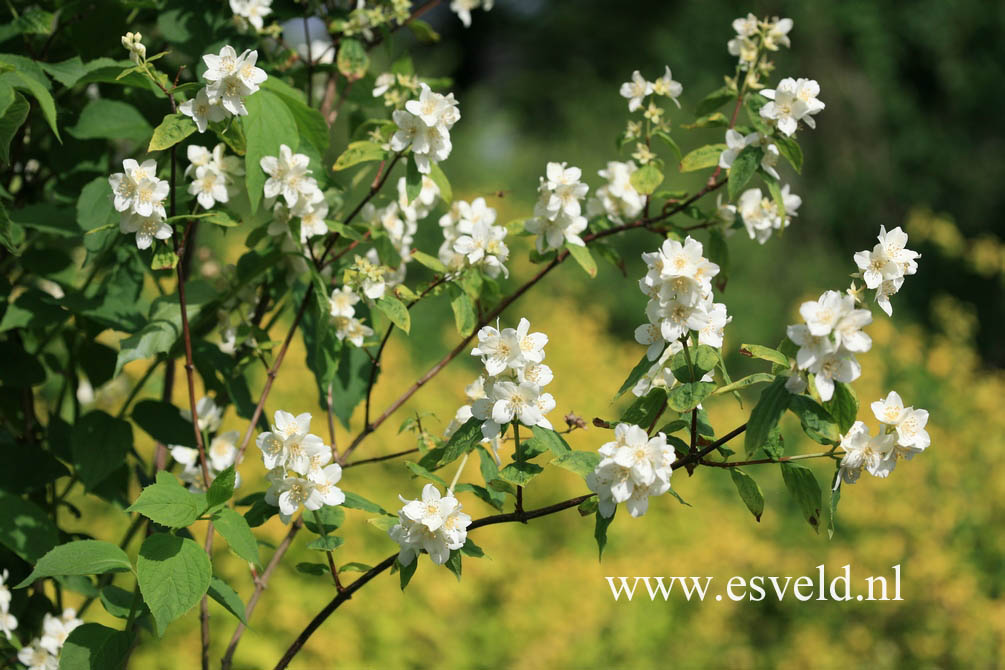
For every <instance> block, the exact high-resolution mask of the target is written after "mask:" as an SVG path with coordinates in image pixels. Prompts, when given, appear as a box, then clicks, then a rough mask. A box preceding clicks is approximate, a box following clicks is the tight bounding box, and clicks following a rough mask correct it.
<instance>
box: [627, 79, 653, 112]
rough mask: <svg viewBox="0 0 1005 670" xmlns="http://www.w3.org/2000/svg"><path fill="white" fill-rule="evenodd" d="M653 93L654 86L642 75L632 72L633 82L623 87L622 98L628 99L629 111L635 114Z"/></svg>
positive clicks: (628, 82)
mask: <svg viewBox="0 0 1005 670" xmlns="http://www.w3.org/2000/svg"><path fill="white" fill-rule="evenodd" d="M652 92H653V85H652V84H650V83H649V82H648V81H646V80H645V78H644V77H643V76H642V74H641V73H640V72H639V71H638V70H635V72H632V80H631V81H626V82H625V83H624V84H622V85H621V90H620V93H621V97H622V98H628V111H629V112H634V111H636V110H638V109H639V108H640V107H642V101H643V99H645V97H646V96H647V95H649V94H650V93H652Z"/></svg>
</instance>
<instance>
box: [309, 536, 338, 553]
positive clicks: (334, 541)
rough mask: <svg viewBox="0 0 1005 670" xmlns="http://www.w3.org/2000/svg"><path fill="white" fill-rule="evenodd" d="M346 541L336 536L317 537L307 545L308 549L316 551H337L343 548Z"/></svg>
mask: <svg viewBox="0 0 1005 670" xmlns="http://www.w3.org/2000/svg"><path fill="white" fill-rule="evenodd" d="M344 541H345V540H343V539H342V538H341V537H336V536H334V535H328V536H325V537H317V538H314V539H313V540H312V541H311V542H309V543H308V544H307V548H308V549H313V550H315V551H335V550H336V549H338V548H339V547H341V546H342V543H343V542H344Z"/></svg>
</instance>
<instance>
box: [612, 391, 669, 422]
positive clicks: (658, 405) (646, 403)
mask: <svg viewBox="0 0 1005 670" xmlns="http://www.w3.org/2000/svg"><path fill="white" fill-rule="evenodd" d="M666 402H667V392H666V391H665V390H664V389H661V388H654V389H651V390H650V391H649V393H647V394H646V395H644V396H642V397H641V398H638V399H636V400H635V402H633V403H632V404H631V405H629V406H628V409H626V410H625V413H624V414H622V415H621V419H620V421H619V423H633V424H635V425H636V426H642V427H643V428H647V427H648V426H649V424H650V423H652V421H653V420H654V419H655V418H656V415H657V414H659V412H660V410H661V409H662V408H663V405H664V403H666Z"/></svg>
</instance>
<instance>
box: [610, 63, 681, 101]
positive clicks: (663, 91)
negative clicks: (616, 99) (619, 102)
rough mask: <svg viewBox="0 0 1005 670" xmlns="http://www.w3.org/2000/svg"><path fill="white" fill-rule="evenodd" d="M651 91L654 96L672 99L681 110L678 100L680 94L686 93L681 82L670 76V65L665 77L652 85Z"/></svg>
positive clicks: (667, 67)
mask: <svg viewBox="0 0 1005 670" xmlns="http://www.w3.org/2000/svg"><path fill="white" fill-rule="evenodd" d="M650 89H651V91H652V94H653V95H662V96H665V97H667V98H670V99H671V100H673V102H674V104H675V105H677V107H678V108H680V101H679V100H678V99H677V98H679V97H680V94H681V93H683V92H684V87H683V86H682V85H681V83H680V82H679V81H674V80H673V76H672V75H671V74H670V66H669V65H667V66H666V71H665V72H664V73H663V76H662V77H660V78H659V79H656V80H655V81H653V82H652V83H651V84H650ZM622 95H624V94H622Z"/></svg>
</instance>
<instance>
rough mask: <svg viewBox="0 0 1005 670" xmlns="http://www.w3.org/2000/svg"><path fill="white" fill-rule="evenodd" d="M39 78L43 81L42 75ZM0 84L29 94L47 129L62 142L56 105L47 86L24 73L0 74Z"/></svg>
mask: <svg viewBox="0 0 1005 670" xmlns="http://www.w3.org/2000/svg"><path fill="white" fill-rule="evenodd" d="M40 76H41V77H42V78H43V80H44V79H45V75H44V74H43V75H40ZM0 84H7V85H9V86H13V87H14V88H19V89H21V90H23V91H27V92H28V93H30V94H31V95H32V97H34V98H35V100H37V101H38V106H39V107H40V108H41V110H42V115H43V116H44V117H45V120H46V121H47V122H48V123H49V127H50V128H52V132H53V133H54V134H55V135H56V139H57V140H59V141H60V142H62V141H63V140H62V138H60V136H59V129H58V128H56V103H55V102H54V101H53V99H52V94H51V93H49V90H48V86H47V85H43V84H42V83H41V82H39V80H38V79H36V78H34V77H32V76H31V75H29V74H27V73H25V72H5V73H3V74H0Z"/></svg>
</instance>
